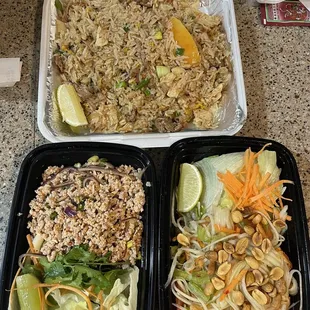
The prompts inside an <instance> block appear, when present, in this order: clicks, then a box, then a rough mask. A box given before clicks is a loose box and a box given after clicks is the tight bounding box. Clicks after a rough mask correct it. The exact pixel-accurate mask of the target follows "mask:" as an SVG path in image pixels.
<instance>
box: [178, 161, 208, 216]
mask: <svg viewBox="0 0 310 310" xmlns="http://www.w3.org/2000/svg"><path fill="white" fill-rule="evenodd" d="M202 184H203V182H202V177H201V174H200V172H199V170H198V169H197V167H195V166H194V165H191V164H182V165H181V167H180V181H179V186H178V193H177V201H178V206H177V209H178V211H179V212H189V211H190V210H192V209H193V208H194V207H195V206H196V204H197V202H198V201H199V198H200V196H201V193H202V186H203V185H202Z"/></svg>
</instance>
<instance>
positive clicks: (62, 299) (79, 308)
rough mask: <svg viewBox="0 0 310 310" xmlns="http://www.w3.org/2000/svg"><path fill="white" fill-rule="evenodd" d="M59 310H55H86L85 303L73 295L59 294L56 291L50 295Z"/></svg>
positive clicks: (58, 291)
mask: <svg viewBox="0 0 310 310" xmlns="http://www.w3.org/2000/svg"><path fill="white" fill-rule="evenodd" d="M51 296H52V297H53V298H54V299H55V301H56V302H57V304H58V306H59V308H56V310H88V307H87V303H86V301H85V300H84V299H83V298H82V297H81V296H79V295H77V294H74V293H67V294H63V295H62V294H61V293H60V290H59V289H57V290H55V291H53V292H52V293H51Z"/></svg>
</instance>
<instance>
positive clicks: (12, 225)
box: [0, 142, 157, 310]
mask: <svg viewBox="0 0 310 310" xmlns="http://www.w3.org/2000/svg"><path fill="white" fill-rule="evenodd" d="M93 155H98V156H99V157H103V158H107V159H108V161H109V162H111V163H112V164H113V165H115V166H119V165H121V164H127V165H131V166H133V167H134V168H141V169H144V168H145V169H146V170H145V172H144V174H143V176H142V181H143V184H144V190H145V196H146V204H145V207H144V212H143V214H142V220H143V224H144V231H143V240H142V259H141V261H140V263H138V264H137V265H138V267H139V269H140V274H139V283H138V309H141V310H142V309H143V310H148V309H152V306H153V301H154V295H153V292H154V281H155V277H154V271H155V268H154V265H155V258H156V257H155V255H154V242H155V234H156V230H157V225H155V223H156V220H157V203H156V194H157V193H156V178H155V168H154V164H153V162H152V160H151V159H150V157H149V156H148V155H147V154H146V153H145V152H144V151H143V150H140V149H138V148H136V147H132V146H124V145H118V144H110V143H91V142H84V143H83V142H81V143H57V144H47V145H44V146H41V147H38V148H36V149H34V150H33V151H32V152H31V153H29V154H28V156H27V157H26V158H25V160H24V161H23V163H22V166H21V168H20V172H19V177H18V180H17V184H16V189H15V194H14V198H13V203H12V209H11V215H10V219H9V227H8V235H7V241H6V248H5V255H4V259H3V265H2V266H3V267H2V276H1V283H0V309H3V310H4V309H7V308H8V300H9V291H8V290H9V289H10V286H11V283H12V281H13V279H14V276H15V273H16V271H17V269H18V257H19V255H21V254H23V253H26V251H27V249H28V244H27V240H26V234H27V233H28V230H27V221H28V219H27V216H28V212H29V202H30V201H31V200H32V199H33V198H34V197H35V190H36V189H37V188H38V187H39V186H40V183H41V181H42V173H43V171H44V170H45V169H46V168H47V167H48V166H51V165H57V166H61V165H64V166H73V165H74V164H75V163H77V162H80V163H83V162H86V161H87V159H88V158H89V157H91V156H93ZM12 310H16V309H12Z"/></svg>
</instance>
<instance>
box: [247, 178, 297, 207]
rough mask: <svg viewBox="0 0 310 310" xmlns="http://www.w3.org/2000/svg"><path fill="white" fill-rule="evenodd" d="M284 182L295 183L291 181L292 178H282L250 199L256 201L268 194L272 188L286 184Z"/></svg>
mask: <svg viewBox="0 0 310 310" xmlns="http://www.w3.org/2000/svg"><path fill="white" fill-rule="evenodd" d="M284 183H288V184H294V182H292V181H290V180H280V181H278V182H276V183H273V184H272V185H270V186H269V187H267V188H265V189H264V190H263V191H262V192H261V193H260V194H258V195H256V196H254V197H252V198H251V199H250V201H251V202H254V201H256V200H258V199H260V198H262V197H264V196H268V195H269V194H270V193H271V192H272V190H274V189H275V188H277V187H279V186H280V185H282V184H284Z"/></svg>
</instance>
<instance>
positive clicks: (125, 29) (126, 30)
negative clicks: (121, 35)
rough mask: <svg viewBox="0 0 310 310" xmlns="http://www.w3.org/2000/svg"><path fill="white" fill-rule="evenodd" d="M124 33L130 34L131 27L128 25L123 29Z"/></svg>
mask: <svg viewBox="0 0 310 310" xmlns="http://www.w3.org/2000/svg"><path fill="white" fill-rule="evenodd" d="M123 29H124V31H125V32H129V30H130V28H129V25H128V24H126V25H125V26H124V27H123Z"/></svg>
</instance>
